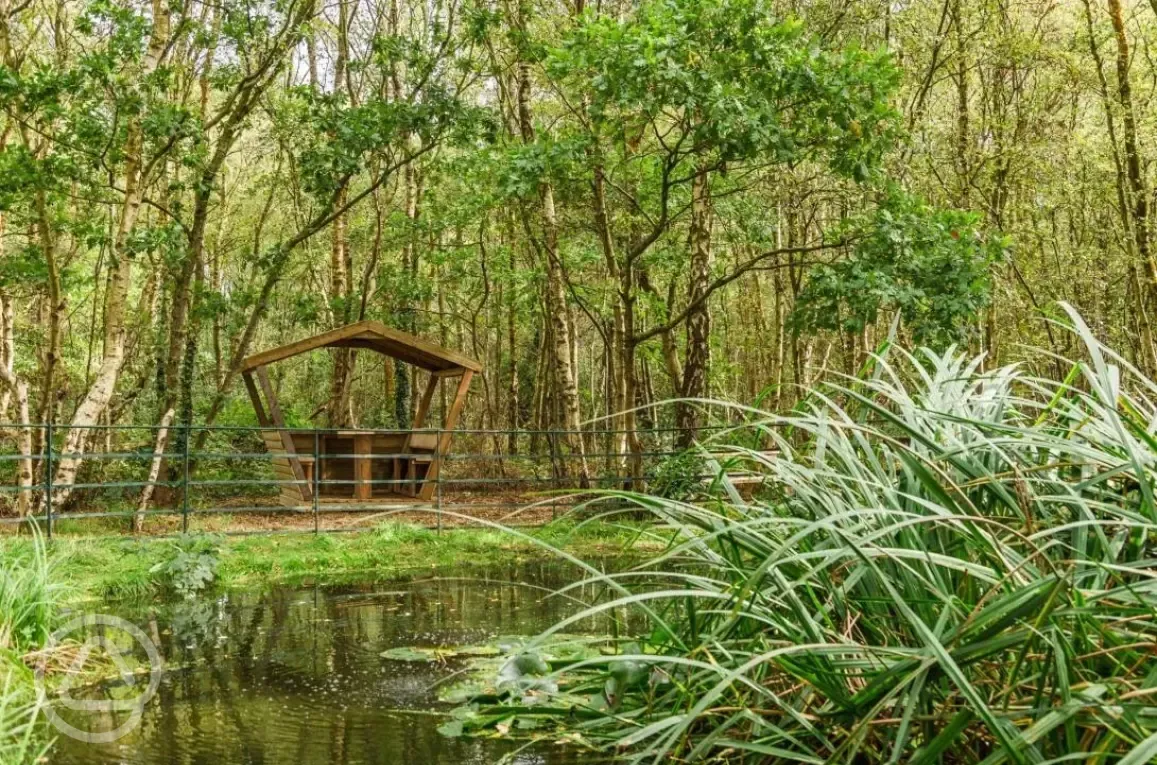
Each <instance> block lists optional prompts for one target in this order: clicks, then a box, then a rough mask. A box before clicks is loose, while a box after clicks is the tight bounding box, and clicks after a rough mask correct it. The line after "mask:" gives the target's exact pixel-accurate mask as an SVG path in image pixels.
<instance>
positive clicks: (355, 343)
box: [241, 321, 482, 507]
mask: <svg viewBox="0 0 1157 765" xmlns="http://www.w3.org/2000/svg"><path fill="white" fill-rule="evenodd" d="M318 348H359V349H365V350H370V351H375V352H377V353H380V354H383V355H385V356H390V357H392V358H395V359H399V360H401V361H403V362H405V363H407V364H412V365H414V366H416V367H418V368H420V369H424V370H426V371H427V372H429V373H430V377H429V380H428V382H427V383H426V387H425V390H424V391H423V393H422V398H421V400H420V401H419V402H418V411H417V414H416V415H415V417H414V423H413V427H412V428H411V429H410V430H360V429H346V430H316V431H311V430H294V431H292V432H291V431H289V430H287V429H286V427H285V418H284V417H283V416H282V413H281V406H280V405H279V404H278V401H277V396H276V395H275V394H274V391H273V386H272V385H271V384H270V382H269V374H268V373H267V371H266V367H267V366H269V365H270V364H273V363H275V362H278V361H283V360H284V359H288V358H291V357H293V356H298V355H300V354H302V353H307V352H309V351H313V350H317V349H318ZM481 371H482V366H481V365H480V364H479V363H478V362H477V361H474V360H473V359H471V358H468V357H466V356H463V355H462V354H460V353H456V352H454V351H451V350H449V349H447V348H443V347H441V346H439V345H435V344H434V343H430V342H427V341H425V340H423V339H421V338H420V337H414V336H413V335H409V334H406V333H405V332H399V331H398V330H396V329H390V328H389V327H387V326H386V325H384V324H382V323H381V322H377V321H359V322H357V323H356V324H349V325H346V326H344V327H339V328H337V329H333V330H330V331H329V332H322V333H321V334H319V335H314V336H313V337H307V338H305V339H304V340H298V341H297V342H293V343H288V344H287V345H282V346H279V347H277V348H271V349H269V350H267V351H262V352H261V353H255V354H253V355H252V356H249V357H248V358H246V359H245V360H244V361H243V362H241V376H242V378H243V379H244V380H245V387H246V389H247V390H248V391H249V398H250V399H252V401H253V408H254V409H255V410H256V412H257V421H258V422H259V423H260V424H261V426H262V427H263V428H268V430H263V431H262V438H263V440H264V441H265V447H266V449H267V450H268V451H269V453H270V454H271V455H273V467H274V471H275V472H276V473H277V477H278V479H280V480H281V481H284V483H282V485H281V487H282V488H281V501H282V504H285V505H289V506H291V507H298V506H301V505H303V504H305V503H312V501H313V494H314V491H315V490H316V491H317V494H318V499H319V501H321V502H325V503H326V504H330V503H333V502H366V501H372V500H374V499H377V498H386V497H395V498H396V497H398V496H399V495H401V496H403V497H409V498H411V499H419V500H429V499H430V498H431V497H433V494H434V489H435V487H436V479H437V477H438V471H439V469H440V466H441V460H442V457H443V456H444V455H445V454H446V452H447V450H448V449H449V447H450V434H451V431H453V429H454V426H455V425H456V424H457V422H458V416H459V415H460V414H461V413H462V405H463V403H464V402H465V400H466V392H467V390H469V388H470V380H471V378H473V376H474V374H475V373H476V372H481ZM444 378H458V388H457V392H456V393H455V395H454V401H453V403H452V404H451V405H450V407H449V408H448V409H447V411H446V412H445V418H444V420H443V422H442V426H441V428H440V429H436V430H434V429H428V428H425V424H426V416H427V415H428V414H429V412H430V404H431V402H432V401H433V399H434V393H435V391H436V390H437V389H438V383H439V381H441V380H442V379H444ZM263 399H264V401H263ZM315 463H316V464H315Z"/></svg>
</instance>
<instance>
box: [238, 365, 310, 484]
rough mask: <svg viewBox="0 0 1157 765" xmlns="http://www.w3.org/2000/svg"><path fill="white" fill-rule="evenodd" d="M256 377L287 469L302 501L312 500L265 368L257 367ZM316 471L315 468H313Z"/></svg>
mask: <svg viewBox="0 0 1157 765" xmlns="http://www.w3.org/2000/svg"><path fill="white" fill-rule="evenodd" d="M253 371H254V373H255V374H256V375H257V382H258V383H260V384H261V390H262V391H263V392H264V393H265V400H266V401H267V402H268V403H269V414H270V416H271V417H272V419H273V426H274V427H276V428H278V431H277V433H278V435H279V436H281V447H282V448H283V449H285V456H286V457H288V458H289V467H290V469H291V470H292V471H293V478H294V480H296V481H300V482H301V483H299V484H298V485H297V488H298V489H299V490H300V491H301V496H302V498H303V499H304V500H306V501H309V500H310V499H312V498H313V490H312V489H311V488H310V486H309V483H308V482H307V481H306V480H305V470H304V469H303V468H302V467H301V460H300V459H298V458H297V449H296V448H295V447H294V446H293V436H291V435H289V433H287V432H286V431H285V429H284V428H285V418H284V417H283V416H282V415H281V405H280V404H278V403H277V395H276V394H275V393H274V392H273V386H272V385H270V384H269V375H268V374H267V373H266V372H265V367H257V368H256V369H255V370H253ZM314 469H315V470H316V469H317V467H316V466H314Z"/></svg>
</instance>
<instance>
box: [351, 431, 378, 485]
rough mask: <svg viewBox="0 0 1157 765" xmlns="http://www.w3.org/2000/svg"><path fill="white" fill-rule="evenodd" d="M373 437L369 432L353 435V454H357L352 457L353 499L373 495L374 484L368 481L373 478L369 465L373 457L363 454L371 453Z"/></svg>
mask: <svg viewBox="0 0 1157 765" xmlns="http://www.w3.org/2000/svg"><path fill="white" fill-rule="evenodd" d="M373 438H374V437H373V435H371V434H370V433H359V434H358V435H356V436H354V454H356V455H359V456H357V457H354V481H355V483H354V499H361V500H368V499H370V498H371V497H372V496H373V489H374V485H373V484H372V483H369V481H371V480H373V468H372V466H371V465H370V462H371V461H372V460H373V457H371V456H365V455H371V454H373V451H374V443H373Z"/></svg>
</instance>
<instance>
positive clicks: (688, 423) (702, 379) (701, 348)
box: [675, 168, 711, 446]
mask: <svg viewBox="0 0 1157 765" xmlns="http://www.w3.org/2000/svg"><path fill="white" fill-rule="evenodd" d="M710 216H711V189H710V179H709V177H708V173H707V171H706V170H705V169H703V168H700V169H699V171H698V172H697V173H696V175H695V178H694V179H693V180H692V182H691V230H690V235H689V244H690V249H691V274H690V283H689V285H688V291H687V301H688V303H689V304H691V305H694V304H695V303H696V302H697V301H698V302H699V307H698V308H696V309H695V310H693V311H692V312H691V313H690V314H689V315H688V316H687V352H686V356H685V358H684V360H683V390H682V391H681V396H682V398H683V399H698V398H703V397H704V396H706V393H707V366H708V363H709V362H710V354H711V314H710V313H709V311H708V306H707V302H708V301H706V300H703V297H704V296H705V295H706V294H707V290H708V285H709V283H710V280H711V220H710ZM700 411H701V408H700V407H699V406H696V405H695V404H693V403H690V402H688V401H686V400H683V401H680V402H678V404H677V405H676V407H675V420H676V427H677V428H678V429H679V433H678V436H679V445H680V446H688V445H690V444H691V443H692V442H693V441H694V440H695V439H696V438H697V437H698V429H699V427H700Z"/></svg>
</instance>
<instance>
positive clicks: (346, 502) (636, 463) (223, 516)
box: [0, 424, 724, 536]
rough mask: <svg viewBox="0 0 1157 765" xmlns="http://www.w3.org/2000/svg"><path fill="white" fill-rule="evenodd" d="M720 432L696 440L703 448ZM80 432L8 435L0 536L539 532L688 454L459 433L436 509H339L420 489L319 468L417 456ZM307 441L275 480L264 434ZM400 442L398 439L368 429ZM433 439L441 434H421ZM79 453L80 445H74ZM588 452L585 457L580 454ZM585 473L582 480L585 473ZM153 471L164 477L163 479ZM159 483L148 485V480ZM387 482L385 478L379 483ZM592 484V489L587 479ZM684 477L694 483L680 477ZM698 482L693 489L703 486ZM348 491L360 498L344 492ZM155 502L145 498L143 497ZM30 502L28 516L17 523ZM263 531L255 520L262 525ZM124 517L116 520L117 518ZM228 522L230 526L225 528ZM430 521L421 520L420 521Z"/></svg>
mask: <svg viewBox="0 0 1157 765" xmlns="http://www.w3.org/2000/svg"><path fill="white" fill-rule="evenodd" d="M722 427H724V426H715V427H709V428H705V429H703V430H701V431H700V432H699V433H700V435H701V436H703V435H704V434H709V433H711V432H716V431H718V430H719V429H720V428H722ZM21 430H23V431H24V433H25V434H29V435H31V436H32V441H33V447H34V448H33V450H32V451H33V452H34V453H32V454H22V453H19V451H18V449H17V447H16V444H17V442H18V439H17V438H16V436H17V435H18V434H19V433H20V431H21ZM73 430H74V428H72V427H71V426H61V425H52V424H46V425H29V424H11V425H0V433H3V434H4V435H3V436H2V437H0V530H3V529H4V528H9V529H11V528H12V527H16V526H19V525H20V524H26V523H33V522H35V523H38V524H39V525H40V526H41V528H42V529H44V530H45V532H46V533H47V534H48V535H49V536H51V535H53V534H54V533H62V532H63V533H85V534H90V535H91V534H93V533H97V534H121V533H125V532H128V531H130V530H134V529H136V528H139V527H138V526H134V524H136V523H139V524H140V527H143V529H144V530H145V531H146V533H150V534H167V533H178V532H181V533H185V532H189V531H214V532H220V533H226V534H246V533H255V532H256V533H261V532H272V531H313V532H315V533H316V532H321V531H341V530H353V529H356V528H364V524H365V523H367V522H368V521H367V520H366V519H367V518H374V517H380V516H386V517H388V516H403V517H404V519H405V520H409V521H413V522H419V523H423V522H424V523H425V524H426V525H431V526H436V527H437V528H439V529H441V528H442V527H443V525H444V524H445V523H449V524H458V523H463V522H469V519H485V520H487V521H501V522H503V523H541V522H544V521H545V520H549V519H550V518H553V517H556V516H557V515H558V514H559V513H560V512H564V511H566V510H569V509H571V508H572V507H574V506H575V505H576V504H578V503H580V502H582V501H586V500H587V499H589V498H590V496H589V495H587V494H576V491H577V490H580V489H589V490H594V491H597V490H600V489H603V490H608V489H620V488H642V487H644V486H646V485H647V484H648V483H654V482H655V481H656V480H659V481H662V480H663V479H664V475H665V471H668V472H669V471H670V469H671V465H672V464H674V463H673V461H674V460H677V459H681V458H680V457H679V455H681V454H683V453H684V450H683V449H681V448H679V447H678V446H677V444H678V443H680V439H679V436H680V431H678V430H676V429H674V428H654V429H649V430H642V431H637V432H636V437H637V440H636V441H635V444H636V446H635V448H634V449H633V450H628V449H626V448H625V441H626V439H625V435H626V434H625V433H624V432H623V431H615V430H583V431H564V430H470V429H457V430H455V431H453V432H452V433H451V434H449V435H451V436H452V441H451V446H450V449H449V450H448V451H447V452H445V453H444V454H442V455H441V457H440V458H439V459H440V465H439V467H440V470H438V471H437V475H436V477H435V478H433V479H432V480H431V482H432V483H433V484H434V487H433V493H432V496H431V497H430V499H429V500H426V501H421V500H416V499H414V498H409V497H401V496H384V497H379V496H374V497H373V498H371V499H367V500H362V501H355V500H350V499H341V500H337V501H335V500H333V499H332V498H327V496H326V495H327V494H332V493H341V492H342V490H343V488H344V487H345V485H349V484H362V485H365V484H370V485H371V487H372V488H371V491H373V492H375V493H376V492H378V491H379V489H378V487H382V488H384V489H386V490H390V489H394V488H402V487H401V486H399V484H410V485H412V484H413V480H414V479H413V478H410V477H404V478H394V477H384V478H383V477H375V478H372V479H368V480H365V479H361V480H358V479H354V480H351V479H341V478H333V477H327V476H325V475H323V474H322V473H323V471H322V470H321V469H320V465H321V460H323V459H324V460H342V459H346V460H355V459H368V460H372V461H378V460H382V461H384V460H392V459H394V458H407V457H413V456H414V455H413V454H412V453H410V452H397V453H385V454H382V453H373V454H359V453H356V452H343V453H329V452H325V453H323V452H322V451H321V446H320V441H321V439H322V438H323V437H325V436H326V435H328V434H337V433H340V432H342V431H336V430H334V431H330V430H324V429H321V430H319V429H312V428H311V429H294V428H284V429H278V428H272V427H267V428H257V427H229V426H199V425H192V426H185V425H173V426H170V427H169V428H168V429H167V435H168V438H167V444H166V445H165V447H164V449H163V451H160V452H158V451H157V449H156V445H157V443H158V436H159V435H160V433H161V431H162V428H161V427H160V426H156V425H149V426H136V425H114V426H107V425H99V426H91V427H88V428H84V431H85V432H84V438H83V439H82V441H83V442H84V449H83V451H76V452H72V453H70V452H67V451H65V446H64V445H65V444H66V443H67V442H68V440H69V439H68V435H69V433H70V432H71V431H73ZM270 432H273V433H278V434H280V433H282V432H285V433H289V434H290V435H291V436H292V435H298V436H301V437H302V438H305V439H308V438H310V437H312V442H313V453H312V454H310V453H308V452H306V451H302V452H300V457H301V458H302V460H306V459H309V460H312V461H313V465H314V466H315V469H314V470H313V471H312V475H311V476H310V477H309V478H308V479H302V478H297V477H294V478H289V477H286V476H285V472H284V470H281V471H280V472H279V471H278V470H277V469H276V466H275V461H276V460H277V459H279V458H284V455H278V454H276V453H272V452H270V451H269V450H267V449H266V448H265V446H264V441H263V438H262V434H263V433H270ZM365 432H370V433H382V434H389V433H393V434H396V433H397V432H398V431H365ZM422 432H423V433H429V434H434V435H435V436H437V437H438V438H439V439H441V436H442V435H443V434H444V431H441V430H438V429H427V430H424V431H422ZM73 441H74V442H75V439H73ZM580 444H581V448H580V446H579V445H580ZM71 459H81V460H82V462H81V464H80V467H79V469H78V471H77V472H76V474H75V476H74V477H73V479H72V480H71V481H70V482H68V483H67V484H63V485H62V484H61V483H59V482H58V478H57V472H58V469H59V466H60V464H61V463H62V461H65V460H71ZM22 461H23V464H25V465H27V464H28V461H31V467H32V473H33V480H32V482H31V485H28V486H20V485H19V483H18V477H17V476H18V472H19V469H20V466H21V464H22ZM584 465H585V471H584ZM158 468H159V469H158ZM154 472H155V473H156V476H155V477H154V476H153V473H154ZM379 472H380V471H379ZM584 472H585V480H584ZM684 478H685V479H686V478H688V476H684ZM696 479H697V477H696ZM303 484H304V485H306V486H307V487H308V491H305V492H302V494H303V502H302V503H300V504H298V505H296V506H290V505H288V504H286V503H285V502H284V501H283V500H282V499H281V496H282V493H283V490H284V488H285V487H291V488H298V487H301V486H302V485H303ZM350 488H351V489H352V486H351V487H350ZM146 495H151V498H150V499H143V498H144V497H145V496H146ZM20 496H24V497H25V498H26V501H27V505H28V508H27V510H28V511H27V512H26V513H17V512H16V508H17V505H18V504H19V502H18V501H17V498H18V497H20ZM262 518H264V519H266V520H264V521H261V522H259V521H257V520H256V519H262ZM118 519H119V520H118ZM227 519H231V520H227ZM423 519H425V521H423Z"/></svg>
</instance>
